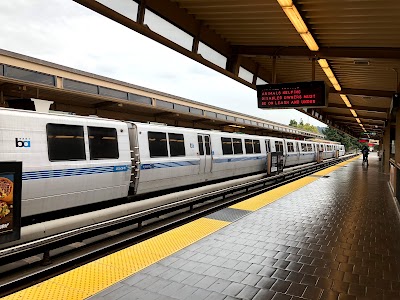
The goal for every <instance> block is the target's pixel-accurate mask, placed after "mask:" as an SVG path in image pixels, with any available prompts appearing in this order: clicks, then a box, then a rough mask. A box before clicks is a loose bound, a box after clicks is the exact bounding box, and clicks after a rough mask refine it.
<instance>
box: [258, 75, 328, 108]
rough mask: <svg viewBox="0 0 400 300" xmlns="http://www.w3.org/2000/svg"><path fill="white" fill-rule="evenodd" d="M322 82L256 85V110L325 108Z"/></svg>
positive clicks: (325, 101) (326, 97)
mask: <svg viewBox="0 0 400 300" xmlns="http://www.w3.org/2000/svg"><path fill="white" fill-rule="evenodd" d="M327 92H328V89H327V88H326V86H325V82H324V81H310V82H291V83H279V84H263V85H257V100H258V108H262V109H266V108H300V107H305V108H307V107H326V106H327V99H328V94H327Z"/></svg>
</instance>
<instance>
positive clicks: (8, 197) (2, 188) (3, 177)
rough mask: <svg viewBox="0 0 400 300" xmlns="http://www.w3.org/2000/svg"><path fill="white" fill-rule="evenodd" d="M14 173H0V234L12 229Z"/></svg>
mask: <svg viewBox="0 0 400 300" xmlns="http://www.w3.org/2000/svg"><path fill="white" fill-rule="evenodd" d="M13 202H14V174H0V234H2V233H4V232H8V231H12V230H13V228H14V226H13V219H14V218H13V216H14V213H13V208H14V203H13Z"/></svg>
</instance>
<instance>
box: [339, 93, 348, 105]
mask: <svg viewBox="0 0 400 300" xmlns="http://www.w3.org/2000/svg"><path fill="white" fill-rule="evenodd" d="M340 98H342V100H343V102H344V103H345V104H346V106H347V107H351V103H350V101H349V99H348V98H347V96H346V95H343V94H340Z"/></svg>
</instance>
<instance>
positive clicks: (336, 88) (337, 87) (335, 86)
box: [333, 83, 342, 92]
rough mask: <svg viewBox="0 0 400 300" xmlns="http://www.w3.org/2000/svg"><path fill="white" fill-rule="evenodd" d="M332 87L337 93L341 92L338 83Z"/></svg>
mask: <svg viewBox="0 0 400 300" xmlns="http://www.w3.org/2000/svg"><path fill="white" fill-rule="evenodd" d="M333 87H334V88H335V90H337V91H339V92H340V91H341V90H342V88H341V86H340V84H339V83H337V84H334V85H333Z"/></svg>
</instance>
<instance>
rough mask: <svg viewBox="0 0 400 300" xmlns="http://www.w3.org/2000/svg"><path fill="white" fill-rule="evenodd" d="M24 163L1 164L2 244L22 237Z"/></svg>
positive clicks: (0, 234) (0, 226)
mask: <svg viewBox="0 0 400 300" xmlns="http://www.w3.org/2000/svg"><path fill="white" fill-rule="evenodd" d="M21 190H22V163H21V162H0V244H3V243H7V242H11V241H15V240H18V239H19V238H20V236H21Z"/></svg>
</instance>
